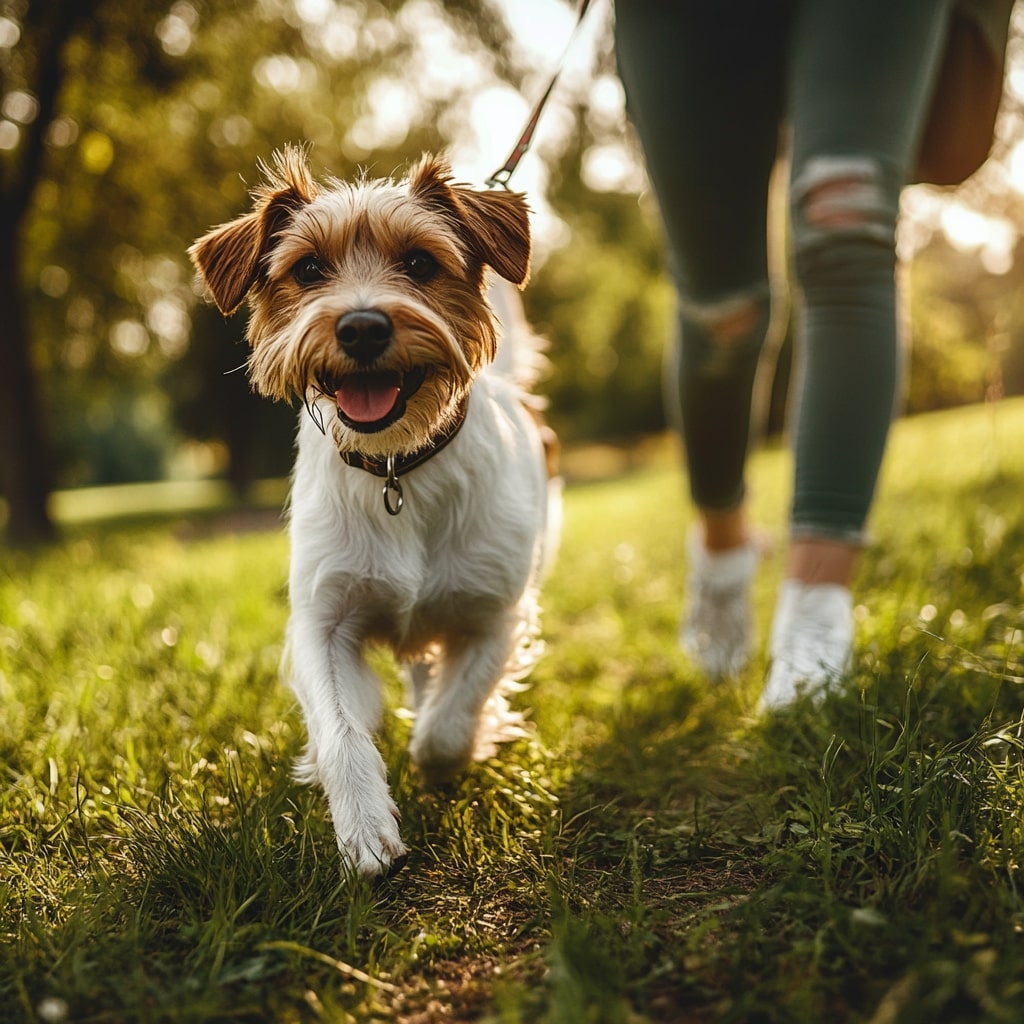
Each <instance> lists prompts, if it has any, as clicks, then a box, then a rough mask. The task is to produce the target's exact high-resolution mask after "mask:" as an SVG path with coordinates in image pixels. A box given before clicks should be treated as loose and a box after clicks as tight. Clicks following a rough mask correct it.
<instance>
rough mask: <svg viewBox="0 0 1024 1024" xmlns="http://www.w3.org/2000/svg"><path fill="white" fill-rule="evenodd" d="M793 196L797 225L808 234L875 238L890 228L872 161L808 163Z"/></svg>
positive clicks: (834, 159) (847, 159)
mask: <svg viewBox="0 0 1024 1024" xmlns="http://www.w3.org/2000/svg"><path fill="white" fill-rule="evenodd" d="M793 193H794V201H795V210H796V212H797V214H798V215H799V221H802V223H803V224H804V226H805V227H806V228H807V229H808V230H810V231H814V232H818V231H858V230H861V231H866V232H867V233H870V234H874V233H875V232H877V231H879V230H887V229H888V227H889V224H888V221H889V214H888V204H887V202H886V195H885V190H884V188H883V183H882V175H881V171H880V169H879V168H878V166H877V165H876V164H875V162H874V161H872V160H869V159H866V158H860V157H817V158H815V159H813V160H810V161H808V163H807V165H806V167H805V169H804V171H803V173H802V174H801V175H800V176H799V178H797V179H796V181H795V182H794V186H793Z"/></svg>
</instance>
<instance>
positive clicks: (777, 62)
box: [616, 0, 791, 674]
mask: <svg viewBox="0 0 1024 1024" xmlns="http://www.w3.org/2000/svg"><path fill="white" fill-rule="evenodd" d="M790 6H791V5H790V3H789V2H788V0H781V2H779V3H771V4H766V3H764V0H719V2H716V3H713V4H709V3H707V2H706V0H684V2H678V3H673V4H664V3H661V2H658V0H623V2H621V3H619V5H618V7H617V9H616V47H617V55H618V61H619V70H620V74H621V77H622V80H623V83H624V86H625V89H626V96H627V103H628V109H629V113H630V115H631V118H632V120H633V123H634V126H635V127H636V129H637V133H638V135H639V137H640V141H641V143H642V145H643V149H644V154H645V157H646V165H647V171H648V175H649V178H650V180H651V183H652V185H653V187H654V191H655V193H656V195H657V198H658V201H659V205H660V208H661V213H662V219H663V222H664V226H665V233H666V236H667V241H668V248H669V256H670V261H671V267H672V271H673V273H674V275H675V280H676V285H677V291H678V295H679V311H678V323H677V337H676V344H675V347H674V349H673V350H672V351H671V353H670V355H671V358H670V359H668V360H667V361H666V394H667V396H668V402H667V406H668V409H667V411H668V414H669V416H670V418H671V419H672V420H674V421H675V423H676V425H677V426H678V427H679V428H680V431H681V434H682V438H683V445H684V449H685V452H686V460H687V467H688V476H689V484H690V493H691V496H692V498H693V501H694V503H695V504H696V506H697V508H698V511H699V514H700V518H701V522H702V527H703V528H702V536H701V537H700V538H699V543H698V544H696V545H691V576H690V587H689V590H688V594H687V601H688V605H689V607H688V610H687V613H686V622H685V623H684V627H683V633H682V635H681V640H682V642H683V644H684V647H686V648H687V649H688V650H689V651H690V652H691V653H692V654H694V655H695V656H696V657H697V659H698V660H699V661H701V662H702V664H703V665H704V666H705V668H707V669H708V670H709V671H711V672H712V673H714V674H721V673H723V672H727V671H733V670H735V669H736V668H738V667H739V666H740V665H741V664H742V663H743V662H744V661H745V659H746V656H747V651H748V648H749V643H750V632H751V630H750V615H749V609H748V600H747V588H748V585H749V581H750V577H751V576H752V574H753V569H754V563H755V562H756V556H754V553H753V549H752V546H751V543H750V538H749V536H748V530H747V525H746V519H745V512H744V496H745V486H744V465H745V461H746V455H747V445H748V438H749V433H750V406H751V392H752V388H753V382H754V376H755V372H756V369H757V365H758V359H759V356H760V351H761V348H762V345H763V342H764V339H765V334H766V331H767V327H768V321H769V316H770V291H769V279H768V265H767V255H766V252H767V241H766V223H767V212H766V210H767V193H768V182H769V178H770V176H771V171H772V167H773V164H774V162H775V156H776V149H777V145H778V131H779V121H780V117H781V112H782V109H783V101H784V96H785V52H786V46H785V37H786V32H787V28H788V23H787V18H785V17H783V16H781V15H782V13H783V12H785V11H787V10H789V8H790ZM719 555H721V556H722V558H718V557H717V556H719ZM705 598H708V599H711V603H710V604H709V603H708V600H705ZM723 609H724V611H723ZM720 613H721V614H720ZM709 615H710V618H709ZM723 624H724V625H723Z"/></svg>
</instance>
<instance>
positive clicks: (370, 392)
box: [334, 373, 399, 423]
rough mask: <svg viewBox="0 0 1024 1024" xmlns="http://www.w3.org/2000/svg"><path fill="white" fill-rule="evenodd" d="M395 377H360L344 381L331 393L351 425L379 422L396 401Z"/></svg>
mask: <svg viewBox="0 0 1024 1024" xmlns="http://www.w3.org/2000/svg"><path fill="white" fill-rule="evenodd" d="M398 393H399V385H398V381H397V379H396V376H395V374H381V373H360V374H353V375H352V376H351V377H346V378H345V379H344V380H343V381H342V382H341V387H339V388H338V390H337V391H335V392H334V397H335V399H336V400H337V403H338V408H339V409H340V410H341V411H342V412H343V413H344V414H345V415H346V416H347V417H348V418H349V419H350V420H352V421H353V422H354V423H373V422H375V421H376V420H382V419H384V417H385V416H387V414H388V413H389V412H391V410H392V409H394V407H395V403H396V402H397V401H398Z"/></svg>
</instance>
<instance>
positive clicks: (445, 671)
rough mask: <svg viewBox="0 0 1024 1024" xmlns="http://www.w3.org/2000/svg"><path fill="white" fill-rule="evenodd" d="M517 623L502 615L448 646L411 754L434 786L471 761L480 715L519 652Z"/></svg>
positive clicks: (420, 716)
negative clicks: (514, 652)
mask: <svg viewBox="0 0 1024 1024" xmlns="http://www.w3.org/2000/svg"><path fill="white" fill-rule="evenodd" d="M516 624H517V619H516V617H515V615H501V616H498V617H497V618H496V619H495V621H494V622H492V623H491V624H490V625H489V627H488V628H480V629H477V630H475V631H474V632H473V634H472V635H471V636H467V637H464V638H460V639H459V640H458V641H457V642H455V643H450V644H449V645H448V646H447V647H446V649H445V650H444V653H443V655H442V657H441V660H440V663H439V664H438V665H437V667H436V675H435V677H434V678H433V679H431V681H430V685H429V688H428V689H427V690H426V692H425V694H424V699H423V702H422V704H421V705H420V706H419V707H418V709H417V712H416V724H415V725H414V726H413V732H412V740H411V741H410V744H409V752H410V754H411V755H412V759H413V761H414V762H415V763H416V766H417V767H418V768H419V770H420V772H421V773H422V774H423V775H424V776H425V778H426V779H427V780H428V781H430V782H441V781H445V780H447V779H450V778H451V777H452V775H454V774H455V773H456V772H457V771H459V770H460V769H461V768H464V767H465V766H466V764H468V762H469V761H470V759H471V757H472V755H473V751H474V748H475V746H476V739H477V729H478V728H479V724H480V715H481V711H482V710H483V707H484V704H485V703H486V701H487V698H488V697H489V696H490V695H491V693H492V692H493V691H494V688H495V687H496V686H497V685H498V683H499V682H501V680H502V678H503V677H504V675H505V672H506V668H507V666H508V664H509V662H510V660H511V656H512V652H513V650H514V648H515V643H516V636H515V629H516Z"/></svg>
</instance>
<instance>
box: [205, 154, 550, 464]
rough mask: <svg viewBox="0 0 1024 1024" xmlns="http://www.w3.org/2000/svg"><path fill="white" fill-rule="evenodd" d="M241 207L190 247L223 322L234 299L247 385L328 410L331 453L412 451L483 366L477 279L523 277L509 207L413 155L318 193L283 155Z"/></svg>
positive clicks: (524, 244) (516, 199)
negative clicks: (404, 165) (241, 313)
mask: <svg viewBox="0 0 1024 1024" xmlns="http://www.w3.org/2000/svg"><path fill="white" fill-rule="evenodd" d="M264 171H265V174H266V181H265V183H264V184H263V185H262V186H260V188H259V189H258V190H257V191H256V192H255V193H254V209H253V210H252V212H250V213H248V214H246V215H244V216H242V217H239V218H238V219H237V220H234V221H231V222H230V223H228V224H223V225H221V226H220V227H217V228H214V229H213V230H212V231H210V232H209V234H207V235H205V236H204V237H203V238H201V239H199V240H198V241H197V242H196V243H195V244H194V245H193V246H192V248H191V249H190V250H189V254H190V255H191V257H192V260H193V262H194V263H195V265H196V267H197V268H198V270H199V272H200V274H201V275H202V277H203V280H204V281H205V282H206V285H207V286H208V288H209V289H210V292H211V293H212V295H213V299H214V301H215V302H216V303H217V306H218V308H219V309H220V310H221V312H223V313H225V314H227V313H230V312H233V311H234V310H235V309H236V308H237V307H238V306H239V305H240V304H241V303H242V301H243V300H244V299H245V298H246V297H248V298H249V300H250V303H251V307H252V314H251V317H250V321H249V328H248V337H249V343H250V345H251V346H252V353H251V355H250V359H249V371H250V377H251V380H252V383H253V386H254V388H255V389H256V390H257V391H259V392H260V393H261V394H263V395H266V396H268V397H270V398H276V399H289V398H291V397H292V396H297V397H298V398H299V399H301V400H303V401H306V402H309V401H310V400H311V399H313V400H316V399H318V398H319V397H320V396H327V397H329V398H331V399H332V400H333V402H334V403H335V406H336V409H337V417H336V419H335V420H334V423H333V434H334V439H335V441H336V443H337V444H338V446H339V447H343V448H348V449H352V450H358V451H361V452H364V453H366V454H368V455H386V454H405V453H408V452H412V451H415V450H416V449H417V448H419V447H421V446H422V445H423V444H424V442H425V441H426V440H427V439H428V438H430V437H431V436H432V435H433V434H435V433H437V432H438V431H439V430H442V429H444V428H445V426H446V425H447V424H448V423H449V422H450V420H451V419H452V418H453V417H454V416H455V415H456V414H457V411H458V409H459V407H460V405H461V403H462V401H463V399H464V398H465V396H466V394H467V392H468V390H469V387H470V386H471V384H472V381H473V378H474V376H475V375H476V373H477V372H478V371H479V370H480V368H481V367H482V366H484V365H485V364H486V363H487V362H489V361H490V360H491V359H492V358H493V357H494V352H495V344H496V335H495V325H494V321H493V317H492V314H491V311H490V308H489V306H488V305H487V303H486V301H485V299H484V297H483V285H484V267H485V266H490V267H491V268H493V269H494V270H495V271H496V272H497V273H498V274H500V275H501V276H502V277H504V278H505V279H506V280H509V281H511V282H513V283H515V284H520V285H521V284H523V283H524V282H525V281H526V278H527V276H528V274H529V265H530V229H529V219H528V212H527V207H526V204H525V202H524V200H523V197H522V196H521V195H519V194H516V193H511V192H505V191H502V190H494V191H476V190H474V189H471V188H467V187H465V186H459V185H454V184H452V182H451V174H450V171H449V169H448V167H447V165H446V164H445V163H443V162H442V161H440V160H438V159H435V158H424V159H423V160H422V161H421V162H420V163H419V164H418V165H417V166H416V167H415V168H414V169H413V171H412V173H411V174H410V175H409V178H408V180H407V181H404V182H401V183H394V182H391V181H373V182H366V183H361V184H357V185H348V184H344V183H342V182H338V181H329V182H328V183H327V184H326V185H323V186H321V185H319V184H318V183H316V182H315V181H314V180H313V178H312V176H311V175H310V172H309V168H308V166H307V163H306V160H305V157H304V155H303V153H302V152H301V151H300V150H298V149H295V148H287V149H285V150H283V151H282V152H280V153H276V154H275V156H274V167H273V169H270V168H264Z"/></svg>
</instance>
